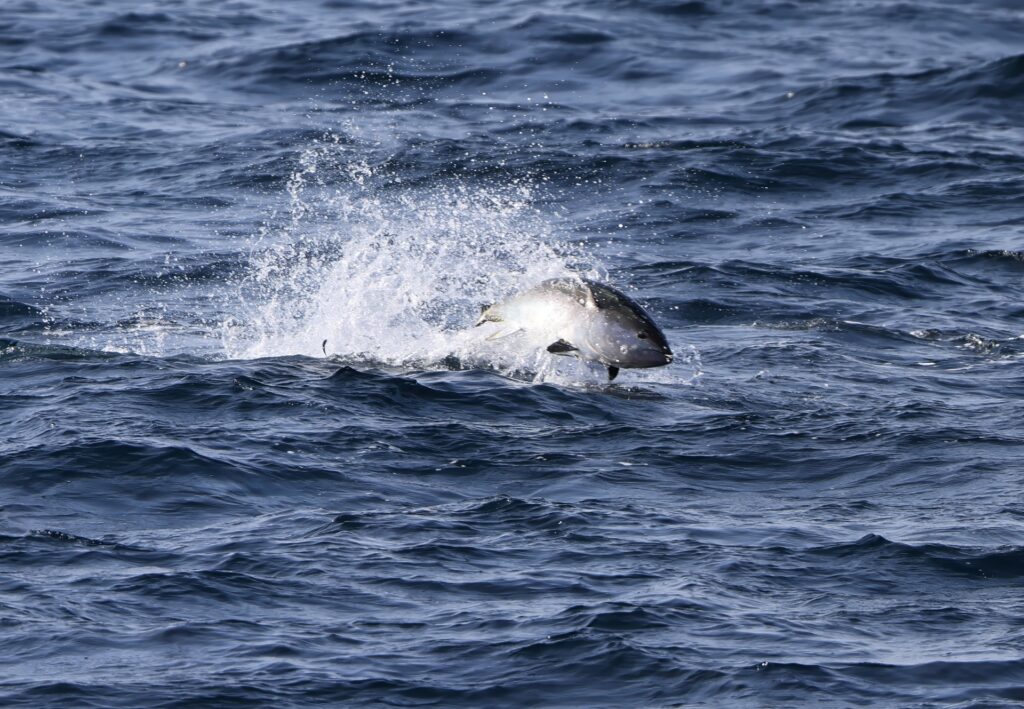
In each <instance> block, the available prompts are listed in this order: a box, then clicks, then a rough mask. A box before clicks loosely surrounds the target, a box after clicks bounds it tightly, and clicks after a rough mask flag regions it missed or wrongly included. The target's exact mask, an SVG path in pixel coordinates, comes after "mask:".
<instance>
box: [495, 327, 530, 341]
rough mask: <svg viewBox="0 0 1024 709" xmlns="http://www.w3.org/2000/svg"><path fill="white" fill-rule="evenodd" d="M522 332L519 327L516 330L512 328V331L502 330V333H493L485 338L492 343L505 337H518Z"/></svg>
mask: <svg viewBox="0 0 1024 709" xmlns="http://www.w3.org/2000/svg"><path fill="white" fill-rule="evenodd" d="M522 331H523V328H521V327H517V328H514V329H512V330H502V331H499V332H496V333H494V334H493V335H488V336H487V341H488V342H494V341H495V340H501V339H504V338H506V337H512V335H518V334H519V333H520V332H522Z"/></svg>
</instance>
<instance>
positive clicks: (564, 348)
mask: <svg viewBox="0 0 1024 709" xmlns="http://www.w3.org/2000/svg"><path fill="white" fill-rule="evenodd" d="M576 350H577V348H576V347H573V346H572V345H571V344H569V343H568V342H566V341H565V340H556V341H555V342H552V343H551V344H550V345H548V352H550V353H551V354H569V353H570V352H576Z"/></svg>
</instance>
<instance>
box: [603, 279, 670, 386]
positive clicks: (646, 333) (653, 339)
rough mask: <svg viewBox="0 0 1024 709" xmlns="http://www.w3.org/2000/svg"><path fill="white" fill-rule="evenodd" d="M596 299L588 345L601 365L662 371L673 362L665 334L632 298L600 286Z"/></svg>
mask: <svg viewBox="0 0 1024 709" xmlns="http://www.w3.org/2000/svg"><path fill="white" fill-rule="evenodd" d="M588 286H590V289H591V292H592V293H593V295H594V305H595V307H594V308H593V309H592V311H591V319H590V327H589V328H588V330H589V337H588V338H587V339H588V344H589V345H590V349H591V350H593V351H594V352H595V353H596V354H597V359H599V360H600V361H601V362H603V363H605V364H607V365H611V366H615V367H622V368H644V367H662V366H664V365H666V364H669V363H670V362H671V361H672V356H673V355H672V348H671V347H669V344H668V340H667V339H666V338H665V333H663V332H662V331H661V328H659V327H658V326H657V324H655V322H654V320H653V319H652V318H651V316H650V315H648V314H647V312H646V311H645V310H644V309H643V308H641V307H640V306H639V305H638V304H637V303H635V302H634V301H633V300H631V299H630V298H629V297H628V296H626V295H624V294H623V293H620V292H619V291H617V290H615V289H613V288H611V287H609V286H606V285H604V284H600V283H588Z"/></svg>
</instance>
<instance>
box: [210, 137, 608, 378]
mask: <svg viewBox="0 0 1024 709" xmlns="http://www.w3.org/2000/svg"><path fill="white" fill-rule="evenodd" d="M300 165H301V167H300V169H298V170H296V172H295V173H294V174H293V175H292V178H291V180H290V181H289V187H288V192H289V196H290V216H289V219H288V221H287V223H286V224H285V225H284V226H283V227H281V228H279V229H277V230H276V231H275V230H271V229H265V230H263V231H262V232H261V233H260V234H259V235H257V237H256V238H255V239H254V242H253V248H252V258H251V265H250V268H249V270H248V273H247V275H246V277H245V278H244V280H243V281H242V283H241V284H239V291H238V292H239V295H238V304H239V307H238V309H237V310H238V312H237V313H236V314H235V315H234V316H233V317H231V318H229V319H228V320H227V321H226V322H225V324H224V326H223V328H222V340H223V345H224V351H225V355H226V356H228V357H231V358H245V359H248V358H256V357H271V356H281V355H308V356H323V353H322V351H321V343H322V342H323V341H324V340H325V339H326V340H327V351H328V353H331V354H333V355H336V356H337V357H339V358H341V359H342V360H353V361H371V362H377V363H381V364H388V365H395V366H420V367H422V366H430V365H431V364H436V363H439V362H441V361H442V360H445V359H446V358H450V357H453V356H454V357H458V358H459V359H460V360H461V361H463V362H466V363H472V364H473V365H474V366H478V365H479V364H480V363H481V362H485V363H486V364H487V366H491V367H494V368H498V369H517V370H531V371H534V372H537V371H540V370H543V369H545V364H544V362H546V361H547V360H550V359H552V358H551V357H550V356H547V355H546V353H545V357H544V358H543V360H542V361H535V360H537V359H538V358H537V356H536V352H534V351H532V350H531V351H529V352H527V351H523V350H522V349H521V348H518V349H517V343H516V342H515V341H514V338H512V341H509V342H497V343H495V342H487V341H486V340H485V337H484V336H485V335H486V334H487V333H486V332H483V330H484V328H480V329H475V328H473V327H472V326H473V324H474V322H475V321H476V319H477V317H478V314H479V312H480V308H481V306H483V305H486V304H490V303H493V302H496V301H498V300H500V299H502V298H505V297H507V296H509V295H510V294H512V293H514V292H517V291H518V290H521V289H522V288H524V287H527V286H529V285H533V284H536V283H538V282H540V281H542V280H544V279H546V278H553V277H558V276H565V275H568V274H569V273H571V272H574V271H576V272H579V268H580V266H581V264H582V266H583V267H584V268H585V269H586V271H585V272H584V275H589V276H591V277H598V278H599V277H601V273H600V272H599V270H598V269H595V268H594V266H593V259H591V258H589V257H588V256H587V255H586V254H585V253H583V252H582V251H581V249H580V246H579V244H578V243H577V244H572V245H570V244H569V243H568V242H566V241H563V240H561V239H559V238H558V235H557V233H556V231H557V230H556V228H555V227H554V226H553V221H554V220H553V219H552V218H550V217H547V216H546V215H545V214H544V213H542V212H541V211H540V210H538V209H537V208H536V207H535V206H534V190H533V188H532V186H531V185H530V184H529V183H528V182H517V181H512V182H511V183H508V184H504V185H495V184H490V185H480V184H472V185H470V184H467V183H465V182H460V181H457V180H451V181H447V182H444V183H442V184H440V185H439V184H437V183H436V182H434V181H432V184H431V186H430V187H426V188H419V187H414V186H412V187H403V186H402V185H401V184H400V183H399V184H396V182H394V181H390V180H389V179H388V175H387V174H386V173H385V172H384V171H382V170H380V169H378V168H374V167H373V166H371V165H370V164H368V163H367V162H365V161H364V160H362V159H360V157H359V155H358V149H357V148H354V147H351V146H346V145H344V144H342V143H341V142H340V141H335V140H330V139H328V140H323V141H320V142H318V143H317V144H315V145H313V146H311V147H310V148H309V149H307V150H305V151H304V152H303V154H302V157H301V160H300ZM550 366H551V365H549V368H550ZM563 366H564V365H563ZM554 368H555V369H559V366H554Z"/></svg>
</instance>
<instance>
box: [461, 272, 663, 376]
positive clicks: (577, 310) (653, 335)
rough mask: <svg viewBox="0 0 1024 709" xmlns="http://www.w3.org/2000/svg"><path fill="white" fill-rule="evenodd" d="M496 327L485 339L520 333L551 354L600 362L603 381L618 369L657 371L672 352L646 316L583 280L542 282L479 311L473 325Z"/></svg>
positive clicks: (615, 292) (602, 287)
mask: <svg viewBox="0 0 1024 709" xmlns="http://www.w3.org/2000/svg"><path fill="white" fill-rule="evenodd" d="M488 322H493V323H501V324H502V325H503V326H504V327H503V329H502V330H501V331H499V332H497V333H495V334H493V335H491V336H490V337H489V338H488V339H497V338H500V337H506V336H511V335H514V334H518V333H525V334H527V335H529V336H530V337H531V339H533V340H539V342H540V343H544V342H547V343H549V344H548V345H547V351H548V352H550V353H552V354H555V355H567V356H574V357H578V358H580V359H582V360H587V361H591V362H600V363H601V364H603V365H604V366H605V367H607V368H608V381H611V380H613V379H615V377H616V376H617V375H618V373H619V369H627V368H638V367H661V366H664V365H666V364H668V363H670V362H671V361H672V349H671V348H670V347H669V346H668V341H667V340H666V339H665V335H664V334H663V333H662V331H661V329H660V328H659V327H658V326H657V325H656V324H655V323H654V320H653V319H652V318H651V316H650V315H648V314H647V312H646V311H644V309H643V308H641V307H640V306H639V305H638V304H637V303H636V302H635V301H633V300H632V299H630V298H629V297H628V296H626V295H625V294H624V293H622V292H621V291H618V290H616V289H615V288H612V287H611V286H609V285H606V284H604V283H598V282H597V281H592V280H589V279H586V278H555V279H552V280H549V281H544V282H543V283H540V284H539V285H536V286H534V287H533V288H530V289H529V290H526V291H524V292H522V293H519V294H518V295H515V296H513V297H511V298H509V299H508V300H505V301H503V302H501V303H497V304H495V305H491V306H489V307H486V308H484V310H483V312H482V313H481V315H480V319H479V320H478V321H477V323H476V324H477V325H478V326H479V325H483V324H484V323H488Z"/></svg>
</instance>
